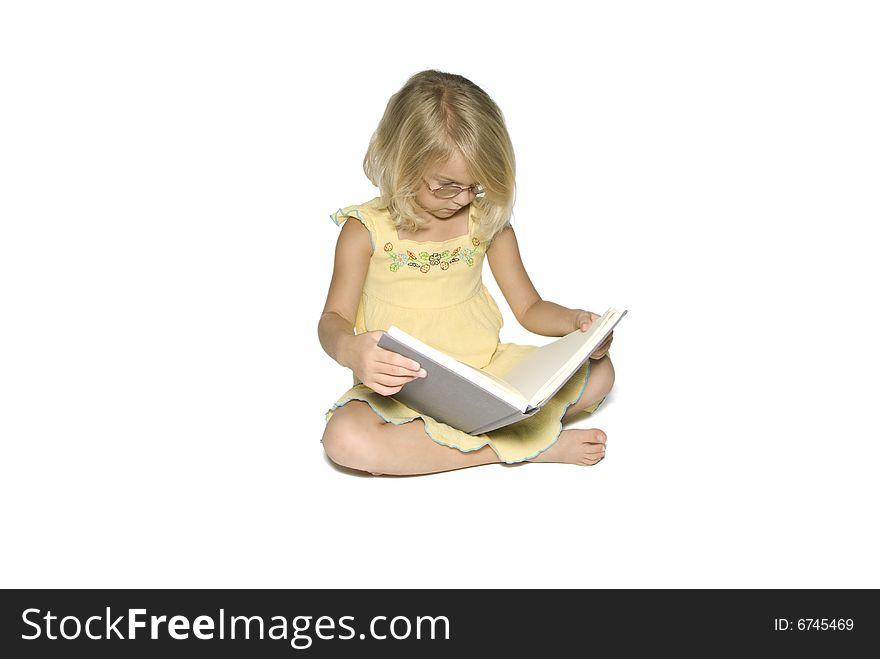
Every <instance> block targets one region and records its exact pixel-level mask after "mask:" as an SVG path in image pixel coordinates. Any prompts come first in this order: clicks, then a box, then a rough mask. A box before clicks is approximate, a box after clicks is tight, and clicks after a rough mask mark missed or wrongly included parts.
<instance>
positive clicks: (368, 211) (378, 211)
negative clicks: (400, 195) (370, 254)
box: [330, 197, 391, 251]
mask: <svg viewBox="0 0 880 659" xmlns="http://www.w3.org/2000/svg"><path fill="white" fill-rule="evenodd" d="M390 217H391V215H390V213H389V212H388V209H387V208H385V207H384V205H383V204H382V199H381V198H380V197H375V198H373V199H370V200H369V201H365V202H364V203H362V204H352V205H351V206H344V207H342V208H340V209H339V210H337V211H336V212H335V213H332V214H331V215H330V219H331V220H333V222H334V223H335V224H336V226H342V225H343V224H345V223H346V222H347V221H348V219H349V218H353V219H355V220H357V221H358V222H360V223H361V224H363V225H364V227H366V229H367V230H368V231H369V232H370V242H371V243H372V247H373V250H374V251H375V249H376V241H377V239H378V234H379V232H380V231H381V227H382V226H383V224H384V223H386V222H387V221H388V220H389V219H390Z"/></svg>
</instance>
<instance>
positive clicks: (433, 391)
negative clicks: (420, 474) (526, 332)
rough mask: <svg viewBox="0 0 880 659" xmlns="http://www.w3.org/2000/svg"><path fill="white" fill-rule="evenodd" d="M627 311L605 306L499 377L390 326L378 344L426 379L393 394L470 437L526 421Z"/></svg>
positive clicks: (578, 366)
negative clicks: (586, 326) (599, 313)
mask: <svg viewBox="0 0 880 659" xmlns="http://www.w3.org/2000/svg"><path fill="white" fill-rule="evenodd" d="M624 315H626V309H613V308H612V309H609V310H608V311H606V312H605V313H604V314H603V315H602V317H601V318H598V319H596V320H594V321H593V324H592V325H591V326H590V328H589V329H588V330H587V331H586V332H581V331H580V330H579V329H578V330H575V331H574V332H572V333H571V334H567V335H566V336H563V337H561V338H559V339H556V340H555V341H552V342H550V343H548V344H547V345H544V346H541V347H540V348H536V349H535V350H533V351H531V352H530V353H529V354H527V355H526V356H525V357H523V359H521V360H520V361H519V362H518V363H517V364H516V365H515V366H514V367H513V368H511V369H510V370H509V371H508V372H507V373H505V374H504V375H503V376H502V377H501V378H497V377H495V376H493V375H491V374H489V373H486V372H485V371H481V370H479V369H476V368H473V367H472V366H468V365H467V364H463V363H462V362H460V361H458V360H456V359H453V358H452V357H450V356H449V355H447V354H445V353H442V352H440V351H439V350H436V349H435V348H432V347H431V346H429V345H426V344H425V343H422V342H421V341H419V340H418V339H416V338H414V337H412V336H410V335H408V334H407V333H406V332H404V331H403V330H401V329H399V328H397V327H390V328H389V329H388V331H387V332H385V333H384V334H383V335H382V338H381V339H379V347H380V348H385V349H386V350H390V351H392V352H396V353H399V354H401V355H403V356H404V357H408V358H410V359H413V360H415V361H417V362H418V363H419V365H421V367H422V368H423V369H425V371H426V372H427V374H428V375H427V377H424V378H417V379H415V380H413V381H411V382H408V383H407V384H405V385H404V386H403V388H402V389H401V390H400V391H399V392H398V393H396V394H394V396H393V397H394V398H396V399H397V400H399V401H400V402H401V403H403V404H405V405H407V406H408V407H411V408H412V409H414V410H417V411H419V412H422V413H423V414H427V415H429V416H431V417H433V418H434V419H436V420H437V421H440V422H442V423H445V424H447V425H450V426H452V427H454V428H457V429H459V430H461V431H463V432H466V433H469V434H471V435H479V434H482V433H484V432H489V431H490V430H495V429H496V428H501V427H502V426H506V425H509V424H511V423H515V422H517V421H519V420H521V419H525V418H527V417H529V416H531V415H532V414H534V413H535V412H537V411H538V410H539V409H541V406H542V405H544V403H546V402H547V401H548V400H550V398H552V397H553V395H554V394H555V393H556V392H557V391H559V389H560V388H562V385H564V384H565V383H566V382H567V381H568V380H569V378H571V376H572V375H574V373H575V372H576V371H577V370H578V369H579V368H580V367H581V366H582V365H583V364H584V363H585V362H586V361H587V359H589V357H590V353H591V352H593V351H594V350H595V349H596V348H598V347H599V346H600V345H601V343H602V341H604V340H605V338H606V337H607V336H608V335H609V334H610V333H611V331H612V330H613V329H614V327H615V326H616V325H617V323H618V322H620V319H621V318H623V317H624Z"/></svg>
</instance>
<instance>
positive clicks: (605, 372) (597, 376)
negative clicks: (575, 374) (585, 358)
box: [562, 355, 614, 423]
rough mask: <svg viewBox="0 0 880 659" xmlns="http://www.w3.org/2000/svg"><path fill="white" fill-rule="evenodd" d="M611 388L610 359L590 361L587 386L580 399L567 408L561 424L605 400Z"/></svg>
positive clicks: (612, 382)
mask: <svg viewBox="0 0 880 659" xmlns="http://www.w3.org/2000/svg"><path fill="white" fill-rule="evenodd" d="M613 386H614V365H613V364H612V363H611V357H610V356H609V355H605V356H604V357H602V359H596V360H591V362H590V377H588V378H587V386H586V387H584V391H583V393H581V397H580V398H578V399H577V400H576V401H575V402H574V404H573V405H572V406H571V407H569V408H568V411H567V412H566V413H565V416H564V417H562V421H563V423H565V422H566V421H570V420H571V417H573V416H575V415H576V414H578V413H580V412H583V411H584V410H585V409H587V408H588V407H589V406H590V405H595V404H596V403H598V402H599V401H600V400H602V399H603V398H605V396H607V395H608V392H609V391H611V387H613Z"/></svg>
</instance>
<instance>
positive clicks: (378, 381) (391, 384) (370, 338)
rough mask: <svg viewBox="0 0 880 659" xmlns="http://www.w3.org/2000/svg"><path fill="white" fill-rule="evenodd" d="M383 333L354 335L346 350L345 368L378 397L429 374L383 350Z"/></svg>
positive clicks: (411, 361)
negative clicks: (380, 345) (381, 344)
mask: <svg viewBox="0 0 880 659" xmlns="http://www.w3.org/2000/svg"><path fill="white" fill-rule="evenodd" d="M381 338H382V332H381V331H375V332H365V333H363V334H357V335H353V336H352V337H351V339H349V342H348V346H347V347H346V349H345V358H344V359H343V360H342V361H343V365H344V366H347V367H348V368H350V369H351V370H352V371H354V374H355V375H356V376H357V378H358V379H359V380H360V381H361V382H363V383H364V384H365V385H367V386H368V387H369V388H370V389H372V390H373V391H375V392H376V393H377V394H382V395H383V396H391V395H393V394H396V393H397V392H398V391H400V390H401V389H402V388H403V385H405V384H406V383H407V382H412V381H413V380H415V379H416V378H423V377H425V376H427V375H428V374H427V373H426V372H425V370H424V369H423V368H421V366H419V364H417V363H416V362H414V361H413V360H412V359H408V358H407V357H404V356H403V355H398V354H397V353H396V352H391V351H390V350H385V349H384V348H380V347H379V346H378V345H377V344H378V343H379V339H381Z"/></svg>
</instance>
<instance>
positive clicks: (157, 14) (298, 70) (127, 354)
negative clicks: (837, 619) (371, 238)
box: [0, 1, 880, 588]
mask: <svg viewBox="0 0 880 659" xmlns="http://www.w3.org/2000/svg"><path fill="white" fill-rule="evenodd" d="M10 5H11V6H10ZM878 31H880V22H878V20H877V15H876V10H875V9H874V8H873V7H872V3H869V2H864V3H857V2H736V3H734V2H729V3H721V2H713V3H706V2H667V3H652V2H643V3H634V2H615V3H583V2H577V3H575V2H572V3H563V2H549V1H545V2H540V3H502V2H497V3H489V2H454V1H449V2H443V3H440V4H436V3H434V4H432V3H411V2H369V3H366V2H361V3H355V2H351V3H341V2H332V3H292V2H291V3H269V2H262V3H253V2H248V3H245V2H238V3H232V2H222V3H216V2H210V3H209V2H205V3H196V2H152V3H111V2H106V3H96V2H84V3H17V4H12V3H9V4H4V5H3V9H2V10H0V93H2V96H3V100H2V104H0V115H2V121H0V139H2V142H0V212H2V233H0V313H2V324H0V334H2V341H0V396H2V398H0V433H2V457H0V465H2V467H0V468H2V478H0V495H2V503H0V506H2V520H0V522H2V528H3V529H4V531H3V536H4V539H3V542H2V549H0V551H2V554H3V556H2V560H0V585H2V586H6V587H314V588H330V587H333V588H336V587H383V588H384V587H407V588H409V587H476V588H484V587H554V588H556V587H558V588H567V587H614V588H621V587H622V588H629V587H652V588H653V587H673V588H679V587H681V588H684V587H696V588H704V587H725V588H739V587H766V588H778V587H796V588H801V587H843V588H857V587H873V588H877V587H880V568H878V561H877V556H878V554H880V546H878V541H877V536H876V531H877V501H878V487H877V484H876V483H877V479H876V476H875V472H876V470H877V467H878V458H880V448H878V439H880V432H878V422H877V414H876V407H875V406H876V399H877V394H878V387H877V384H876V377H877V372H878V367H880V359H878V349H877V340H876V337H877V332H878V329H880V328H878V313H877V310H876V306H875V305H876V299H877V292H876V283H877V281H878V266H877V260H878V257H877V245H878V241H877V230H876V227H877V225H878V221H880V212H878V211H880V202H878V181H880V160H878V153H880V130H878V120H877V117H878V116H880V95H878V86H877V81H878V69H880V67H878V62H880V42H878V40H877V34H878ZM425 68H439V69H442V70H446V71H452V72H456V73H460V74H462V75H465V76H466V77H468V78H470V79H471V80H473V81H474V82H476V83H477V84H479V85H480V86H482V87H483V88H484V89H485V90H486V91H487V92H488V93H489V94H490V95H491V96H492V97H493V98H494V99H495V100H496V102H497V103H498V104H499V106H500V107H501V108H502V110H503V111H504V113H505V116H506V119H507V122H508V128H509V130H510V133H511V136H512V139H513V141H514V146H515V149H516V154H517V162H518V197H517V204H516V208H515V218H514V226H515V227H516V230H517V233H518V236H519V240H520V244H521V248H522V252H523V258H524V261H525V264H526V267H527V268H528V270H529V272H530V274H531V276H532V278H533V280H534V282H535V284H536V285H537V287H538V290H539V291H540V293H541V294H542V296H543V297H544V298H545V299H549V300H553V301H556V302H559V303H561V304H565V305H567V306H577V307H585V308H587V309H591V310H593V311H596V312H600V313H601V312H602V311H604V310H605V309H606V308H607V307H609V306H621V307H626V308H628V309H629V310H630V313H629V315H628V316H627V318H626V319H625V320H624V321H623V322H622V323H621V325H620V326H619V328H618V330H617V331H616V332H615V342H614V346H613V348H612V351H611V352H612V356H613V359H614V363H615V365H616V367H617V375H618V378H617V385H616V387H615V390H614V392H613V393H612V395H611V396H610V397H609V399H608V401H607V404H606V406H605V407H604V408H603V409H602V410H601V411H600V412H599V413H597V414H596V415H595V416H594V417H593V418H592V419H587V420H585V422H582V424H581V425H584V424H586V427H590V426H596V427H600V428H602V429H604V430H605V431H606V432H607V433H608V437H609V439H608V454H607V458H606V459H605V460H604V461H603V462H602V463H600V464H599V465H598V466H596V467H593V468H579V467H574V466H569V465H533V464H525V465H519V466H513V467H510V466H502V465H492V466H486V467H477V468H472V469H466V470H461V471H456V472H450V473H445V474H439V475H432V476H423V477H411V478H372V477H363V476H359V475H355V474H353V473H352V472H347V471H343V470H340V469H337V468H335V467H333V466H332V465H331V464H330V463H329V462H328V461H327V460H326V458H325V457H324V454H323V451H322V449H321V444H320V442H319V439H320V436H321V433H322V431H323V428H324V412H325V411H326V409H327V408H328V407H329V405H330V403H332V401H334V400H335V399H336V398H337V396H339V395H340V394H341V393H342V392H343V391H344V390H345V389H347V387H348V386H349V384H350V373H349V372H347V371H345V370H344V369H342V367H340V366H338V365H337V364H336V363H335V362H333V361H332V360H331V359H330V358H329V357H327V355H326V354H324V353H323V351H322V350H321V348H320V345H319V343H318V340H317V333H316V326H317V321H318V317H319V314H320V312H321V308H322V306H323V303H324V298H325V295H326V290H327V285H328V283H329V277H330V272H331V268H332V259H333V249H334V245H335V241H336V237H337V235H338V230H337V229H336V227H335V226H334V225H333V223H332V222H331V221H330V219H329V215H330V214H331V213H332V212H333V211H335V210H336V209H337V208H339V207H341V206H346V205H349V204H354V203H359V202H362V201H366V200H368V199H370V198H371V197H373V196H375V194H376V190H375V189H374V188H373V187H372V186H371V184H370V183H369V182H368V181H367V179H366V177H365V176H364V175H363V171H362V168H361V162H362V158H363V155H364V152H365V150H366V146H367V143H368V140H369V137H370V134H371V133H372V131H373V129H374V128H375V126H376V123H377V122H378V120H379V118H380V117H381V115H382V112H383V110H384V108H385V104H386V102H387V100H388V97H389V96H390V95H391V94H392V93H394V92H395V91H396V90H397V89H398V88H399V87H400V86H401V85H402V84H403V83H404V81H405V80H406V79H407V78H408V77H409V76H410V75H412V74H413V73H415V72H417V71H419V70H422V69H425ZM485 277H486V279H487V280H488V281H487V283H488V284H489V285H490V288H491V290H493V291H495V292H496V298H497V299H498V301H499V304H500V305H501V306H502V308H503V311H504V313H505V318H506V325H505V327H504V329H503V330H502V339H503V340H508V341H520V342H530V341H535V340H537V341H540V340H541V339H539V338H538V337H533V336H532V335H529V334H528V333H526V332H525V331H524V330H522V329H521V328H518V326H517V324H516V321H515V319H513V317H512V315H511V314H510V312H509V310H508V309H507V307H506V305H505V304H504V301H503V298H502V297H501V296H500V294H497V288H496V287H495V286H494V282H492V281H491V274H490V272H489V270H488V268H487V269H486V272H485Z"/></svg>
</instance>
